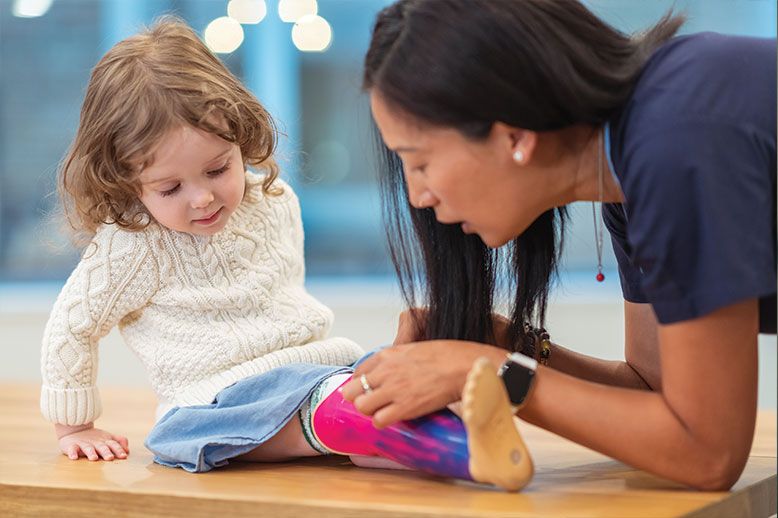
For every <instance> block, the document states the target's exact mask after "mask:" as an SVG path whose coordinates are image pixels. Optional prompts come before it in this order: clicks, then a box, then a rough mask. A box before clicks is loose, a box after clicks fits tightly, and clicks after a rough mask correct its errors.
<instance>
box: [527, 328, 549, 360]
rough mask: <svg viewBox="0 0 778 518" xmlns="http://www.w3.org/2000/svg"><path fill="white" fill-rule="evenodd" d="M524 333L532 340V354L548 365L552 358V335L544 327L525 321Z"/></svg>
mask: <svg viewBox="0 0 778 518" xmlns="http://www.w3.org/2000/svg"><path fill="white" fill-rule="evenodd" d="M524 335H525V336H526V337H528V338H530V339H531V340H532V353H533V354H532V355H533V357H534V358H535V359H536V360H537V361H538V363H540V364H541V365H546V366H547V365H548V360H549V358H551V335H549V334H548V331H546V330H545V329H543V328H542V327H540V328H537V327H532V326H531V325H530V324H529V323H528V322H524Z"/></svg>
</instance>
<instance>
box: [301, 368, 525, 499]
mask: <svg viewBox="0 0 778 518" xmlns="http://www.w3.org/2000/svg"><path fill="white" fill-rule="evenodd" d="M462 410H463V418H462V419H460V418H459V417H458V416H457V415H455V414H454V413H453V412H451V411H450V410H441V411H439V412H435V413H433V414H430V415H427V416H424V417H421V418H418V419H413V420H410V421H402V422H399V423H396V424H394V425H392V426H389V427H387V428H384V429H382V430H378V429H376V428H375V427H374V426H373V423H372V421H371V420H370V418H369V417H366V416H365V415H363V414H361V413H359V411H358V410H357V409H356V408H354V405H352V404H351V403H350V402H348V401H346V400H345V399H343V396H342V394H341V392H340V390H339V389H338V390H335V391H333V392H332V393H331V394H329V395H328V396H327V397H326V398H324V399H323V400H322V401H321V402H320V403H319V404H318V405H317V406H316V407H315V408H314V409H313V416H312V419H311V425H312V429H313V430H312V431H313V433H314V435H315V437H316V439H317V440H318V441H319V443H320V444H321V445H322V446H324V447H325V448H326V449H328V450H329V451H331V452H333V453H338V454H341V455H363V456H378V457H383V458H386V459H389V460H392V461H394V462H397V463H399V464H402V465H404V466H407V467H409V468H413V469H417V470H420V471H424V472H426V473H430V474H433V475H439V476H445V477H454V478H459V479H463V480H473V481H476V482H483V483H489V484H494V485H497V486H500V487H502V488H504V489H507V490H510V491H518V490H520V489H521V488H522V487H524V486H525V485H526V484H527V483H528V482H529V480H530V479H531V478H532V474H533V464H532V459H531V457H530V455H529V452H528V451H527V448H526V446H525V445H524V441H523V440H522V438H521V436H520V435H519V432H518V430H517V428H516V423H515V422H514V419H513V413H512V409H511V406H510V402H509V401H508V396H507V394H506V392H505V388H504V386H503V384H502V381H501V380H500V379H499V378H498V377H497V374H496V373H495V372H494V368H493V367H492V365H491V363H490V362H489V361H488V360H486V359H485V358H483V359H480V360H479V361H477V362H476V363H475V365H474V366H473V369H472V370H471V371H470V374H469V375H468V379H467V383H466V385H465V389H464V391H463V393H462Z"/></svg>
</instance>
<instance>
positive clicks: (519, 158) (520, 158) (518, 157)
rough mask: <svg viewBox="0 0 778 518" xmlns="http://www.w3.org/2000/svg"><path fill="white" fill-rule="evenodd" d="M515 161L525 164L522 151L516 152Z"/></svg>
mask: <svg viewBox="0 0 778 518" xmlns="http://www.w3.org/2000/svg"><path fill="white" fill-rule="evenodd" d="M513 160H514V161H515V162H516V163H517V164H520V163H522V162H524V153H522V152H521V150H519V151H516V152H515V153H514V154H513Z"/></svg>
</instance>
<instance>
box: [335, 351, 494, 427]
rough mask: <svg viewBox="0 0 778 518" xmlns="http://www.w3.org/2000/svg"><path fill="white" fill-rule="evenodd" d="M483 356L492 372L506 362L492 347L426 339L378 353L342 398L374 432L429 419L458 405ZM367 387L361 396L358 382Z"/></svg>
mask: <svg viewBox="0 0 778 518" xmlns="http://www.w3.org/2000/svg"><path fill="white" fill-rule="evenodd" d="M480 356H486V357H488V358H489V359H491V360H492V362H493V363H494V368H495V370H496V369H497V368H498V367H499V365H500V364H501V363H502V361H503V360H504V359H505V351H504V350H502V349H499V348H497V347H492V346H489V345H484V344H479V343H476V342H463V341H456V340H431V341H428V342H415V343H410V344H399V345H395V346H393V347H390V348H387V349H383V350H382V351H379V352H378V353H376V354H375V355H373V356H371V357H370V358H368V359H367V360H365V362H364V363H362V364H361V365H360V366H359V367H358V368H357V370H356V372H354V376H353V379H352V380H351V381H349V382H348V383H347V384H346V385H344V386H343V397H344V398H346V399H347V400H349V401H352V402H353V403H354V406H355V407H356V408H357V410H359V411H360V412H362V413H363V414H365V415H367V416H372V417H373V425H374V426H375V427H376V428H383V427H386V426H389V425H391V424H393V423H395V422H397V421H403V420H408V419H413V418H416V417H420V416H422V415H426V414H429V413H430V412H434V411H436V410H440V409H441V408H444V407H445V406H446V405H448V404H450V403H453V402H455V401H459V399H460V398H461V395H462V389H463V388H464V385H465V380H466V379H467V373H468V372H469V371H470V368H471V367H472V365H473V362H475V360H476V359H477V358H479V357H480ZM363 374H364V375H365V377H366V379H367V382H368V384H369V385H370V387H371V389H372V390H371V391H370V392H367V393H366V392H365V391H364V388H363V387H362V383H361V380H360V377H361V376H362V375H363Z"/></svg>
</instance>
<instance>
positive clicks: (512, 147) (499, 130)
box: [493, 122, 538, 165]
mask: <svg viewBox="0 0 778 518" xmlns="http://www.w3.org/2000/svg"><path fill="white" fill-rule="evenodd" d="M493 131H494V132H495V133H496V136H497V138H499V139H500V141H501V146H500V147H502V148H504V149H505V152H506V153H508V154H510V156H511V158H512V159H513V161H514V162H516V163H517V164H519V165H525V164H526V163H527V162H530V161H531V160H532V155H533V154H534V153H535V147H536V145H537V141H538V134H537V132H535V131H531V130H526V129H522V128H516V127H513V126H508V125H507V124H505V123H503V122H496V123H495V124H494V128H493Z"/></svg>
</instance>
